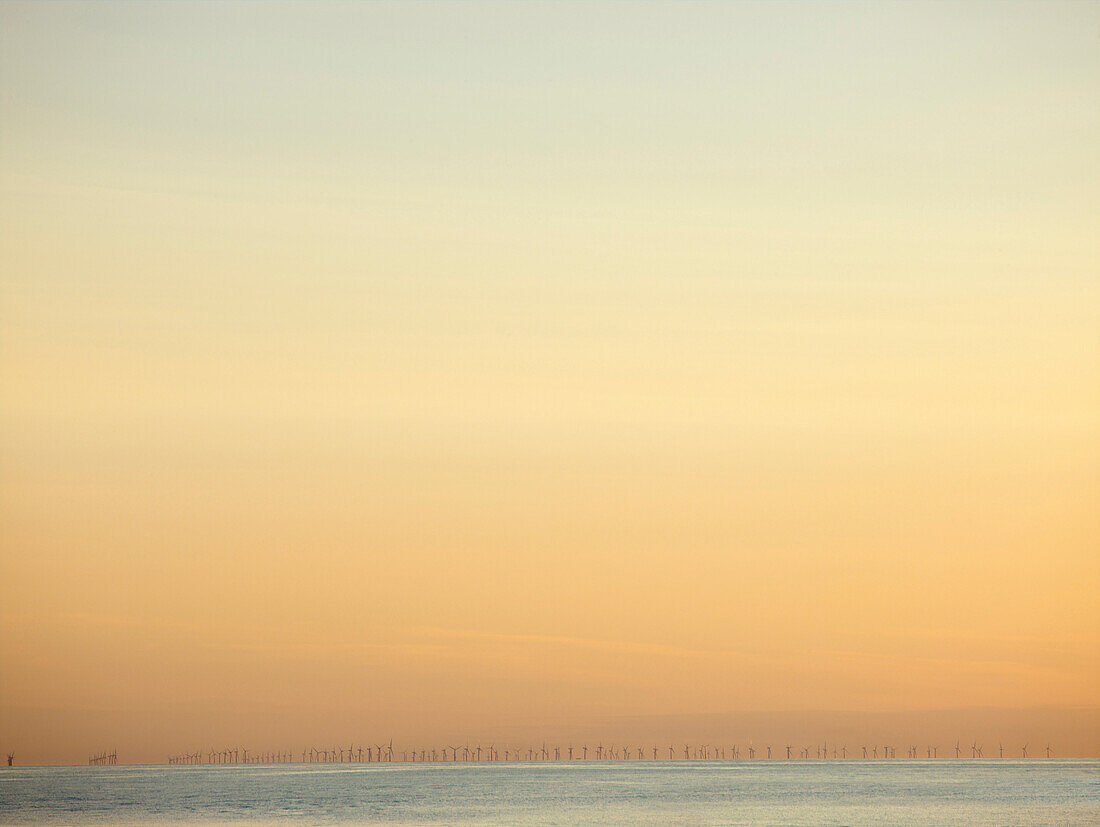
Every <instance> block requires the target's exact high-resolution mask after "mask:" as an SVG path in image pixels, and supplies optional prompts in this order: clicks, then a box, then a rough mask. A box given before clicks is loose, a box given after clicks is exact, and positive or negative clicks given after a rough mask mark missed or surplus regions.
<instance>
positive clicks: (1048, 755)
mask: <svg viewBox="0 0 1100 827" xmlns="http://www.w3.org/2000/svg"><path fill="white" fill-rule="evenodd" d="M1053 757H1054V753H1053V751H1051V749H1050V744H1047V758H1053Z"/></svg>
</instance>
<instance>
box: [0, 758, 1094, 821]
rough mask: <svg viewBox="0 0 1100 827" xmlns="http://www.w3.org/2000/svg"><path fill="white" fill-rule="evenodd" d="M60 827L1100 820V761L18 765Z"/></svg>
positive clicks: (32, 805)
mask: <svg viewBox="0 0 1100 827" xmlns="http://www.w3.org/2000/svg"><path fill="white" fill-rule="evenodd" d="M0 821H2V822H4V823H11V824H18V823H39V824H41V823H47V824H134V823H162V824H163V823H173V824H203V823H233V822H246V821H247V822H253V823H255V822H263V823H278V824H290V823H305V824H344V823H378V824H509V825H512V824H516V825H519V824H813V825H818V824H876V825H881V824H936V825H941V824H956V825H973V824H998V825H1000V824H1058V825H1062V824H1088V825H1098V824H1100V761H1096V760H1068V759H1067V760H1057V759H1056V760H1049V761H1048V760H1030V761H1001V760H978V761H965V760H963V761H951V760H939V761H908V760H895V761H859V760H847V761H795V760H792V761H785V760H772V761H763V760H756V761H746V760H740V761H631V762H597V761H588V762H564V761H562V762H549V763H520V762H510V763H465V762H458V763H449V764H405V763H383V764H342V765H341V764H280V765H254V764H253V765H221V766H170V767H169V766H114V767H15V768H12V769H7V768H3V769H0Z"/></svg>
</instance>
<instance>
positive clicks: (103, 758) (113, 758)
mask: <svg viewBox="0 0 1100 827" xmlns="http://www.w3.org/2000/svg"><path fill="white" fill-rule="evenodd" d="M117 763H118V750H117V749H116V750H111V751H110V752H101V753H99V754H97V755H91V756H89V757H88V765H89V766H93V767H105V766H114V765H115V764H117Z"/></svg>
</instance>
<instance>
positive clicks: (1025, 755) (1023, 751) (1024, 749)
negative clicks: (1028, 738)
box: [1022, 744, 1027, 758]
mask: <svg viewBox="0 0 1100 827" xmlns="http://www.w3.org/2000/svg"><path fill="white" fill-rule="evenodd" d="M1022 753H1023V755H1022V757H1023V758H1027V744H1024V748H1023V750H1022Z"/></svg>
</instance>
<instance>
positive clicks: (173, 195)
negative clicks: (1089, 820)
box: [0, 2, 1100, 761]
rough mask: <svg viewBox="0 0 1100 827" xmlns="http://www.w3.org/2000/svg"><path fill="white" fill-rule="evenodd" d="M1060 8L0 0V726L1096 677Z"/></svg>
mask: <svg viewBox="0 0 1100 827" xmlns="http://www.w3.org/2000/svg"><path fill="white" fill-rule="evenodd" d="M1098 33H1100V5H1098V4H1094V3H1093V4H1090V3H1080V4H1058V3H1040V4H1009V3H997V4H989V5H983V4H977V3H970V4H963V5H955V4H949V3H934V4H933V3H930V4H903V3H897V4H885V3H884V4H875V5H860V4H840V5H831V4H813V5H807V4H794V3H789V4H788V3H784V4H774V5H769V4H725V5H718V4H715V5H707V4H677V5H659V4H638V5H631V4H618V3H615V4H610V3H609V4H515V5H506V4H496V3H494V4H487V5H477V4H467V5H436V4H428V3H423V4H419V3H418V4H411V5H391V4H381V3H379V4H337V5H328V4H316V3H311V4H302V5H285V4H240V5H230V4H220V3H219V4H215V3H175V4H157V3H138V4H115V3H88V4H78V5H71V4H64V3H46V4H24V3H12V2H3V3H2V4H0V222H2V223H0V228H2V229H0V379H2V396H0V748H2V749H4V750H8V749H15V750H16V751H17V752H18V753H19V754H20V755H21V756H24V757H25V758H26V760H28V761H29V760H32V759H34V760H42V761H54V760H76V761H81V760H83V759H84V757H85V756H86V755H87V753H88V752H90V751H92V750H94V749H98V748H100V747H108V746H111V745H116V746H119V747H120V748H124V749H125V750H126V754H127V755H129V756H131V757H140V758H146V759H150V760H152V759H162V758H163V757H164V755H165V754H166V751H167V750H172V749H177V748H178V749H182V748H184V747H185V746H188V745H189V743H188V739H190V740H191V741H202V743H218V744H221V743H223V742H226V743H228V742H233V743H235V742H237V740H239V739H245V738H249V739H253V740H252V741H249V742H248V743H252V744H256V745H259V744H260V742H261V741H262V739H264V738H268V739H279V738H284V739H286V738H294V739H297V740H293V741H291V744H293V745H300V744H301V743H306V742H307V741H306V739H307V738H313V737H314V736H315V735H316V738H321V739H329V738H335V737H337V736H338V735H340V734H342V733H345V732H346V733H349V734H350V735H352V736H353V737H355V738H356V739H358V738H360V737H362V738H363V739H368V738H375V739H376V740H377V739H380V738H381V737H382V735H383V734H384V735H386V736H387V737H388V736H389V735H394V736H395V737H401V736H402V735H403V734H406V735H407V734H411V735H416V736H417V737H434V734H435V733H442V732H455V731H459V732H462V731H465V732H476V731H478V728H479V727H482V728H489V727H495V728H497V729H498V731H504V730H506V729H507V728H508V727H509V726H515V727H521V726H529V725H531V724H532V723H533V722H549V721H553V722H557V723H560V724H563V725H564V724H567V723H569V722H573V721H581V720H589V719H593V718H594V717H599V716H608V715H620V714H621V715H689V714H698V713H711V712H724V711H734V710H788V711H790V710H826V711H827V710H855V711H860V710H865V711H874V712H879V713H881V712H890V711H901V710H927V709H946V708H959V707H971V706H980V707H1006V708H1008V707H1015V708H1028V707H1058V708H1071V707H1089V708H1096V707H1100V601H1097V598H1096V595H1097V594H1098V593H1100V554H1098V549H1100V475H1098V471H1100V415H1098V413H1100V278H1098V273H1100V233H1098V228H1100V149H1098V148H1100V107H1098V106H1097V101H1098V100H1100V47H1098V43H1100V40H1098ZM376 734H377V735H376ZM411 735H410V737H411ZM345 740H346V739H345ZM248 743H246V745H248ZM273 743H278V744H282V743H283V742H282V741H278V740H273ZM1094 746H1095V747H1096V748H1097V749H1100V744H1094Z"/></svg>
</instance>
